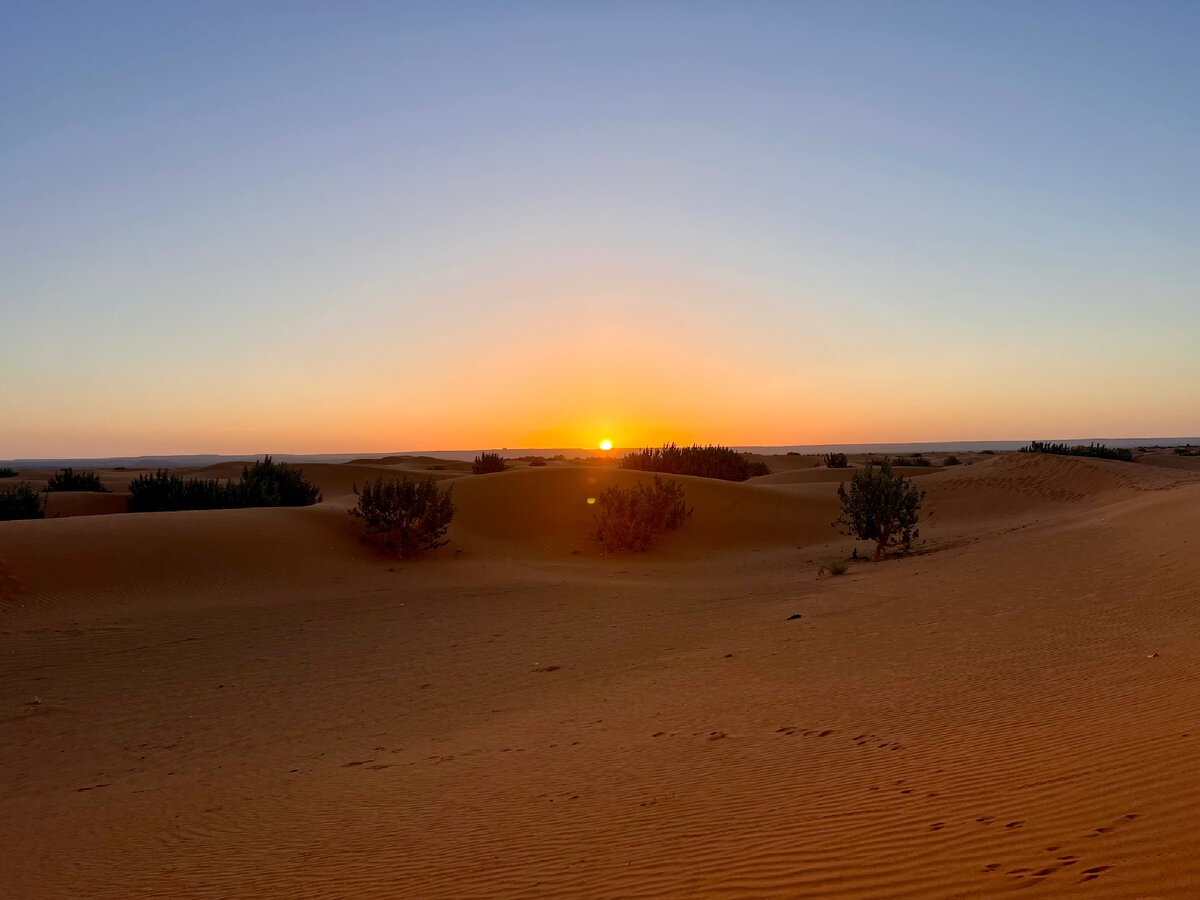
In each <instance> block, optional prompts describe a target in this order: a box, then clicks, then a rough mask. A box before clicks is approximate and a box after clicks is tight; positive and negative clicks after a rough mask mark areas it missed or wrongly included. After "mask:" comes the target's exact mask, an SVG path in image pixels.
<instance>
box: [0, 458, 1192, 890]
mask: <svg viewBox="0 0 1200 900" xmlns="http://www.w3.org/2000/svg"><path fill="white" fill-rule="evenodd" d="M1147 461H1150V460H1147ZM780 462H781V463H784V465H780V466H779V467H778V474H776V475H772V476H766V477H764V478H761V479H756V480H754V481H751V482H748V483H745V484H726V483H718V482H710V481H701V480H697V479H691V478H684V479H680V480H681V481H683V482H684V484H685V488H686V491H687V495H688V500H689V503H690V504H692V505H693V506H694V507H695V513H694V515H693V516H692V518H691V519H690V520H689V521H688V522H687V523H686V524H685V525H684V527H683V528H682V529H681V530H680V531H679V532H676V533H674V534H672V535H669V536H667V537H666V538H664V539H663V540H662V542H661V544H660V545H659V547H658V548H656V549H655V550H654V551H652V552H650V553H648V554H645V555H640V556H628V557H605V556H602V555H600V554H599V553H598V552H597V550H596V548H595V547H594V545H593V544H592V543H591V541H590V540H589V537H588V531H589V523H590V508H589V507H588V506H587V504H586V499H587V497H588V496H593V495H595V494H596V493H597V492H599V491H600V490H602V489H603V488H604V486H605V485H607V484H611V483H617V482H620V483H626V482H632V481H635V480H637V479H638V478H643V477H647V476H644V475H640V474H636V473H630V472H623V471H617V470H614V469H611V468H589V467H575V466H565V465H561V464H558V465H552V466H550V467H547V468H543V469H518V470H515V471H512V472H506V473H502V474H498V475H487V476H471V475H469V474H463V472H462V467H461V466H457V465H456V464H453V463H449V464H446V468H445V469H442V470H435V471H433V472H432V473H433V474H436V475H438V476H439V477H443V478H453V479H455V480H454V482H453V483H454V487H455V500H456V503H457V504H458V506H459V514H458V517H457V518H456V520H455V522H454V525H453V528H452V530H451V534H450V537H451V538H452V543H451V544H450V545H449V546H447V547H446V548H444V549H442V550H440V551H437V552H436V553H434V554H432V555H431V556H430V557H429V558H427V559H425V560H422V561H419V562H404V563H397V562H392V561H389V560H387V559H384V558H382V557H380V556H379V555H378V554H377V553H376V552H375V551H374V550H373V549H372V548H371V547H369V546H368V545H366V544H364V543H363V542H362V541H361V540H360V539H359V537H358V532H357V529H356V525H355V523H354V522H353V521H352V520H351V519H350V517H349V516H347V515H346V512H345V510H346V509H347V507H348V506H349V505H350V503H351V501H352V500H353V496H352V494H351V493H350V489H351V484H352V483H353V482H355V481H357V482H359V483H361V482H362V481H363V480H364V479H365V478H368V477H375V476H376V475H377V474H379V473H381V472H383V473H388V474H391V475H397V474H402V473H403V472H404V471H405V470H406V469H411V468H414V467H417V468H419V467H421V466H430V465H435V464H438V463H436V462H434V461H430V460H418V461H415V462H414V461H403V460H401V461H399V462H397V461H395V460H389V461H388V462H387V463H372V462H370V461H359V462H358V463H356V464H351V465H345V466H337V465H313V466H306V467H305V469H306V471H307V472H308V474H309V476H310V477H311V478H313V479H314V480H316V481H318V482H319V483H320V484H321V486H322V489H323V491H324V493H325V502H324V503H323V504H321V505H319V506H316V507H312V508H307V509H281V510H230V511H216V512H181V513H161V514H147V515H104V516H97V515H76V516H74V517H69V518H57V519H47V520H43V521H34V522H3V523H0V648H2V649H3V653H0V737H2V740H0V775H2V779H0V790H2V792H3V793H2V797H3V800H2V806H0V808H2V810H3V813H4V816H3V821H2V823H0V893H2V894H3V895H4V896H6V897H64V896H86V897H114V898H115V897H122V898H124V897H166V896H171V897H214V898H215V897H230V896H247V895H249V896H287V897H347V898H349V897H362V896H414V897H465V896H508V897H531V896H540V897H567V896H577V897H649V896H663V895H686V896H729V897H733V896H778V897H796V896H811V897H959V896H963V897H965V896H971V897H977V896H990V895H993V894H1002V893H1006V892H1009V891H1014V890H1021V891H1023V892H1024V893H1025V894H1027V895H1039V896H1053V897H1071V896H1087V897H1114V898H1115V897H1193V896H1196V895H1197V894H1198V893H1200V853H1197V852H1196V848H1197V845H1196V823H1195V812H1196V810H1197V809H1198V808H1200V652H1198V651H1200V553H1198V552H1197V551H1198V549H1200V471H1198V469H1200V467H1190V466H1188V465H1180V464H1179V463H1177V462H1175V461H1174V460H1170V461H1169V462H1168V465H1166V466H1157V467H1156V466H1147V465H1143V464H1126V463H1112V462H1101V461H1094V460H1083V459H1069V458H1055V457H1040V456H1024V455H1017V454H1011V455H1002V456H997V457H990V458H989V457H984V458H973V464H972V465H968V466H961V467H956V468H952V469H945V470H942V469H939V468H935V469H933V470H924V471H922V472H921V477H920V479H919V481H918V483H919V484H920V485H921V486H922V487H923V488H924V489H925V490H926V491H927V497H926V507H927V512H928V513H929V515H928V516H927V519H926V521H925V522H924V523H923V526H922V535H923V537H925V538H927V540H928V544H927V546H926V548H925V549H926V550H928V551H929V552H922V553H919V554H917V555H914V556H911V557H909V558H906V559H902V560H898V561H888V562H883V563H879V564H870V563H864V564H860V565H857V566H855V567H854V568H852V569H851V571H850V573H849V574H848V575H846V576H844V577H840V578H834V577H821V576H819V575H818V568H819V565H820V563H821V562H822V561H823V560H824V559H826V558H828V557H829V556H832V555H835V554H845V553H848V552H849V549H850V547H851V546H852V542H851V541H850V540H848V539H846V538H843V537H841V536H839V535H837V534H836V533H835V532H834V531H833V530H832V529H831V528H830V524H829V523H830V522H831V521H832V519H833V518H834V516H835V515H836V506H837V503H836V496H835V491H836V479H835V480H830V479H831V478H832V477H833V476H832V473H830V471H829V470H827V469H824V468H802V467H800V465H799V463H798V462H795V461H793V462H792V463H791V464H789V463H788V461H787V460H781V461H780ZM785 465H786V466H787V468H788V469H789V470H788V471H784V469H785ZM1171 466H1178V467H1175V468H1172V467H1171ZM226 469H228V470H229V471H228V472H226V471H225V470H226ZM204 471H205V473H207V474H208V475H209V477H213V476H219V477H225V476H226V475H236V474H237V473H238V471H240V467H239V466H223V467H213V468H211V469H208V470H204ZM133 474H135V473H106V475H105V480H106V481H110V480H111V483H112V485H113V487H114V490H119V489H120V488H121V486H122V485H121V484H120V483H119V482H121V480H122V479H126V480H127V479H128V477H130V476H131V475H133ZM847 474H848V473H847ZM840 477H841V475H840V474H839V475H838V476H837V479H840ZM60 502H62V503H63V504H64V506H66V505H69V504H67V498H64V499H63V500H62V501H60ZM72 502H74V503H76V504H77V505H78V504H81V503H82V504H85V503H86V501H79V500H72ZM97 502H98V503H101V504H103V503H105V502H107V501H97ZM89 509H90V508H87V509H85V510H84V511H85V512H86V511H88V510H89ZM91 511H104V510H102V509H100V510H91ZM862 548H863V549H867V548H866V547H865V545H862ZM794 613H800V614H802V615H803V618H802V619H800V620H796V621H788V620H787V619H788V616H790V615H792V614H794ZM35 700H36V702H35Z"/></svg>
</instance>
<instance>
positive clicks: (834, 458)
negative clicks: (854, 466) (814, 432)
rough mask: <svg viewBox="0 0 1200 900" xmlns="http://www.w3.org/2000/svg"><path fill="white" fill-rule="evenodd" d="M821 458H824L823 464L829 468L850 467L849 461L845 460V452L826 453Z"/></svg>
mask: <svg viewBox="0 0 1200 900" xmlns="http://www.w3.org/2000/svg"><path fill="white" fill-rule="evenodd" d="M821 458H822V459H824V460H825V465H826V466H827V467H828V468H830V469H848V468H850V463H849V462H848V461H847V459H846V454H845V453H826V454H825V455H824V456H823V457H821Z"/></svg>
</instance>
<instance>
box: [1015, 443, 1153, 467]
mask: <svg viewBox="0 0 1200 900" xmlns="http://www.w3.org/2000/svg"><path fill="white" fill-rule="evenodd" d="M1020 452H1021V453H1052V454H1055V455H1057V456H1090V457H1092V458H1094V459H1116V460H1120V461H1121V462H1133V451H1132V450H1129V449H1127V448H1125V447H1106V446H1104V445H1103V444H1097V443H1094V442H1093V443H1091V444H1088V445H1087V446H1084V445H1083V444H1077V445H1075V446H1074V447H1069V446H1067V445H1066V444H1055V443H1051V442H1047V441H1030V442H1029V446H1028V447H1022V448H1021V450H1020Z"/></svg>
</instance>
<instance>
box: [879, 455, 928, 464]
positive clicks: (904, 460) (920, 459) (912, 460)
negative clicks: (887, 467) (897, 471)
mask: <svg viewBox="0 0 1200 900" xmlns="http://www.w3.org/2000/svg"><path fill="white" fill-rule="evenodd" d="M884 462H888V463H891V464H892V465H893V466H919V467H922V468H923V467H927V466H932V465H933V463H931V462H930V461H929V460H927V459H926V458H925V457H924V456H922V455H921V454H920V453H914V454H913V455H912V456H897V457H896V458H895V459H888V458H887V457H884Z"/></svg>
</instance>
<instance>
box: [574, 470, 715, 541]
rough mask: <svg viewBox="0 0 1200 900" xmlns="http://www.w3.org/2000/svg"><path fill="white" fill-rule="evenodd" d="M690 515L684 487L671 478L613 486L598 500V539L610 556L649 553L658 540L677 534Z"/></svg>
mask: <svg viewBox="0 0 1200 900" xmlns="http://www.w3.org/2000/svg"><path fill="white" fill-rule="evenodd" d="M691 512H692V511H691V510H690V509H688V508H687V505H686V504H685V502H684V498H683V485H681V484H680V483H679V482H678V481H673V480H671V479H670V478H667V479H663V478H660V477H659V476H657V475H655V476H654V482H653V484H648V483H646V482H644V481H641V482H638V483H637V484H635V485H634V486H633V487H629V488H623V487H618V486H616V485H614V486H613V487H610V488H609V489H608V490H606V491H605V492H604V493H602V494H601V495H600V496H599V497H597V498H596V512H595V518H596V539H597V540H598V541H599V542H600V544H601V546H603V547H604V549H605V550H607V551H608V552H609V553H625V552H639V551H642V550H648V549H649V548H650V545H651V544H653V543H654V538H655V537H657V536H658V535H660V534H663V533H665V532H668V531H674V530H675V529H676V528H678V527H679V526H680V525H682V524H683V520H684V519H686V518H687V517H688V516H689V515H691Z"/></svg>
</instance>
